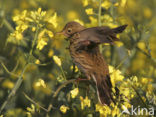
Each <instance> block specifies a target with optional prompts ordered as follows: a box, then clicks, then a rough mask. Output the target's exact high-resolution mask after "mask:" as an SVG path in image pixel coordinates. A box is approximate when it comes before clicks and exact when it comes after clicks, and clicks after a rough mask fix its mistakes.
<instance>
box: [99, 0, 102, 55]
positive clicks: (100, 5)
mask: <svg viewBox="0 0 156 117" xmlns="http://www.w3.org/2000/svg"><path fill="white" fill-rule="evenodd" d="M98 26H101V0H99V9H98ZM99 47H100V52H101V53H102V45H100V46H99Z"/></svg>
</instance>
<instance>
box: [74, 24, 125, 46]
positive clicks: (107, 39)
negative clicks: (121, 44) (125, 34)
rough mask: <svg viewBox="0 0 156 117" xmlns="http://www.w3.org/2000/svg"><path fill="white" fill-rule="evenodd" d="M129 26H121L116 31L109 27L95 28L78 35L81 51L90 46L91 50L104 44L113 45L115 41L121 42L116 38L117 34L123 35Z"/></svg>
mask: <svg viewBox="0 0 156 117" xmlns="http://www.w3.org/2000/svg"><path fill="white" fill-rule="evenodd" d="M126 26H127V25H123V26H119V27H117V28H114V29H110V28H109V27H104V26H102V27H93V28H87V29H85V30H83V31H80V32H78V33H77V35H79V36H77V37H78V38H77V39H76V40H78V42H79V44H78V46H79V47H80V48H79V49H83V48H84V47H86V46H88V47H89V48H93V47H96V46H97V45H99V44H102V43H110V44H113V42H114V41H119V39H118V38H117V37H116V34H117V33H121V32H122V31H123V30H124V29H125V28H126Z"/></svg>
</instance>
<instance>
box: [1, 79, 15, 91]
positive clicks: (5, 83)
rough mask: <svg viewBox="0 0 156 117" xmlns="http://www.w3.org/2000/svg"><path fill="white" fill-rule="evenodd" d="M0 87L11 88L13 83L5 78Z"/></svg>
mask: <svg viewBox="0 0 156 117" xmlns="http://www.w3.org/2000/svg"><path fill="white" fill-rule="evenodd" d="M2 87H4V88H8V89H12V88H13V87H14V83H13V82H11V81H10V80H5V81H4V82H3V83H2Z"/></svg>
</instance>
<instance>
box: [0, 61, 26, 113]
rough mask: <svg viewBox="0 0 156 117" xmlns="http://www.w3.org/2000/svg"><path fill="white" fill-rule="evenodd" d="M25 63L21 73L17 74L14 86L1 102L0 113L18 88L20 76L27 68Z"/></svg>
mask: <svg viewBox="0 0 156 117" xmlns="http://www.w3.org/2000/svg"><path fill="white" fill-rule="evenodd" d="M27 65H28V64H25V66H24V68H23V70H22V73H21V74H20V75H19V77H18V80H17V81H16V84H15V86H14V88H13V89H12V90H11V92H10V93H9V95H8V97H7V99H6V100H5V101H4V103H3V104H2V106H1V108H0V113H1V112H2V110H3V109H4V108H5V106H6V105H7V103H8V102H9V100H10V99H11V97H12V96H14V95H15V93H16V91H17V90H18V88H19V87H20V85H21V84H22V81H23V79H22V77H23V74H24V72H25V70H26V68H27Z"/></svg>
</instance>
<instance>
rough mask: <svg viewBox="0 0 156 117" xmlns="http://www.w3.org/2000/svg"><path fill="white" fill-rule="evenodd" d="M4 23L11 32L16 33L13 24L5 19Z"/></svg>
mask: <svg viewBox="0 0 156 117" xmlns="http://www.w3.org/2000/svg"><path fill="white" fill-rule="evenodd" d="M3 23H4V25H5V26H6V27H7V28H8V29H9V30H10V31H11V32H14V28H13V27H12V26H11V24H10V23H9V22H8V21H7V20H6V19H5V18H4V19H3Z"/></svg>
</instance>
